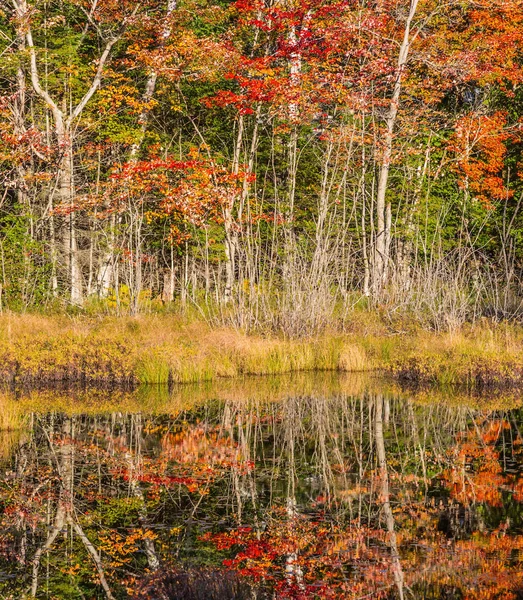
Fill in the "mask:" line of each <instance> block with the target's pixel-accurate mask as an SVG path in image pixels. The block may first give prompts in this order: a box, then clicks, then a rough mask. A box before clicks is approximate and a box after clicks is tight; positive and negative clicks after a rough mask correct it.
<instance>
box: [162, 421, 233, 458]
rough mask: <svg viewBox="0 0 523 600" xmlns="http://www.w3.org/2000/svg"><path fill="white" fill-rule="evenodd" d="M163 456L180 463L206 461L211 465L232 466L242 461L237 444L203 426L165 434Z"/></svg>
mask: <svg viewBox="0 0 523 600" xmlns="http://www.w3.org/2000/svg"><path fill="white" fill-rule="evenodd" d="M162 457H163V458H164V459H165V460H169V461H175V462H177V463H180V464H189V463H204V464H207V465H209V466H211V465H213V466H217V465H220V466H230V465H236V464H238V462H239V461H240V453H239V450H238V447H237V444H235V443H234V442H233V441H232V440H231V439H230V438H228V437H222V436H220V435H218V433H216V432H213V431H210V432H209V431H207V429H206V428H205V427H203V426H195V427H192V428H189V429H184V430H183V431H180V432H178V433H167V434H165V435H164V436H163V437H162Z"/></svg>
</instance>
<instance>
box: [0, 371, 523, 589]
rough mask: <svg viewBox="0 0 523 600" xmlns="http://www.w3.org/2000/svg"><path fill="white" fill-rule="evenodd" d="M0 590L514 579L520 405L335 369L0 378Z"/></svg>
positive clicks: (522, 572) (520, 523) (519, 536)
mask: <svg viewBox="0 0 523 600" xmlns="http://www.w3.org/2000/svg"><path fill="white" fill-rule="evenodd" d="M0 404H1V407H2V411H1V413H2V422H1V426H2V432H1V435H2V455H1V457H0V458H1V463H2V470H1V472H0V495H1V497H0V503H1V504H0V507H1V526H0V595H1V597H3V598H23V597H26V598H30V597H36V598H108V599H111V598H118V599H119V598H158V599H160V598H161V599H169V598H187V599H189V600H190V599H191V598H195V599H196V598H198V599H200V598H202V599H203V598H205V599H210V600H212V599H213V598H220V599H227V598H258V599H262V598H295V599H305V598H350V599H356V598H390V599H392V598H401V599H403V598H405V599H406V598H420V599H432V598H433V599H436V598H445V599H454V598H456V599H473V598H484V599H487V598H493V599H494V598H499V599H510V598H514V599H515V598H520V597H522V594H523V511H522V510H521V506H522V502H523V437H522V426H523V423H522V421H523V413H522V411H521V408H520V404H521V403H520V401H519V399H518V396H517V394H516V393H514V394H511V395H507V394H500V395H498V397H496V398H486V397H467V396H465V395H461V396H452V395H450V393H449V392H448V391H446V392H445V391H440V392H429V391H422V392H416V393H414V392H410V393H406V392H402V391H401V390H399V389H396V388H394V387H392V386H391V385H388V384H385V383H383V382H379V381H376V380H368V379H361V378H350V377H345V378H343V379H340V378H339V377H335V376H332V375H325V376H321V377H320V376H315V377H305V376H303V377H299V378H287V379H279V380H270V379H253V380H246V381H244V382H241V384H240V385H238V386H236V387H235V386H234V384H232V383H231V382H227V383H223V384H220V386H217V387H216V386H214V387H213V386H203V387H197V388H191V387H184V388H179V389H177V390H170V391H169V390H163V389H157V388H155V389H148V390H138V391H137V392H134V393H130V392H102V391H98V392H93V391H91V392H86V391H76V392H74V391H62V392H58V391H56V390H55V391H45V390H40V391H32V392H30V393H27V394H12V393H8V392H5V393H3V394H1V395H0Z"/></svg>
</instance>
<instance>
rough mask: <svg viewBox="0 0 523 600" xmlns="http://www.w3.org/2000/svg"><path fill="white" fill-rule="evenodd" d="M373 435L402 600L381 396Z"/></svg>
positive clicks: (390, 541) (377, 404) (402, 585)
mask: <svg viewBox="0 0 523 600" xmlns="http://www.w3.org/2000/svg"><path fill="white" fill-rule="evenodd" d="M375 434H376V451H377V454H378V462H379V468H380V479H381V497H382V500H383V512H384V514H385V521H386V523H387V531H388V533H389V545H390V550H391V557H392V570H393V573H394V581H395V583H396V587H397V588H398V593H399V597H400V599H401V600H403V598H404V595H403V587H404V583H403V569H402V568H401V561H400V556H399V552H398V543H397V538H396V532H395V530H394V515H393V514H392V508H391V505H390V490H389V475H388V470H387V456H386V454H385V440H384V437H383V396H380V395H378V396H377V397H376V416H375Z"/></svg>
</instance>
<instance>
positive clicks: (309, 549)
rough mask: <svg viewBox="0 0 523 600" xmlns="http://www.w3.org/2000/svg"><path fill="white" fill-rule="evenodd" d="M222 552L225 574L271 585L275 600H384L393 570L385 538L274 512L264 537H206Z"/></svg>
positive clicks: (320, 518)
mask: <svg viewBox="0 0 523 600" xmlns="http://www.w3.org/2000/svg"><path fill="white" fill-rule="evenodd" d="M203 539H204V540H206V541H209V542H211V543H212V544H213V545H214V546H215V547H216V549H218V550H220V551H232V558H226V559H224V561H223V564H224V566H225V567H226V568H227V569H234V570H236V571H237V572H238V573H240V574H241V575H242V576H247V577H251V578H252V579H254V580H255V581H258V582H260V581H263V582H265V583H270V584H271V586H273V587H274V590H275V592H276V598H281V599H283V598H293V599H296V600H300V599H305V598H347V599H349V598H360V597H362V596H363V595H365V594H369V593H372V597H373V598H385V597H386V596H387V594H388V591H389V590H388V588H389V585H390V581H391V577H392V575H391V564H390V558H389V553H388V547H387V545H386V539H385V533H384V532H382V531H379V530H371V529H369V528H367V527H365V526H361V525H360V526H357V525H356V524H352V525H349V526H348V527H343V526H341V525H340V524H338V523H336V522H334V521H329V520H327V519H326V518H325V516H324V515H317V516H314V517H308V516H305V515H301V514H294V515H293V516H292V517H289V514H288V511H286V510H285V509H282V508H275V509H273V510H272V512H271V515H270V519H269V525H268V527H267V529H266V530H265V531H264V532H256V531H255V530H254V529H252V528H250V527H240V528H238V529H235V530H233V531H229V532H226V533H218V534H206V535H205V536H203Z"/></svg>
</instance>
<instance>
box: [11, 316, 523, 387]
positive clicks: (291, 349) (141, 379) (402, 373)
mask: <svg viewBox="0 0 523 600" xmlns="http://www.w3.org/2000/svg"><path fill="white" fill-rule="evenodd" d="M313 370H320V371H328V370H338V371H344V372H362V371H373V370H385V371H388V372H390V373H391V374H393V375H394V377H396V378H397V379H400V380H405V381H409V382H413V383H416V384H425V383H439V384H465V385H467V386H468V387H481V386H491V385H506V384H514V383H515V384H519V383H523V328H520V327H515V326H509V325H504V324H502V325H493V324H491V323H487V322H484V323H482V324H481V325H476V326H474V327H470V328H468V329H463V330H461V331H459V332H457V333H456V332H453V333H430V332H423V331H410V332H397V331H391V330H389V329H388V328H387V327H386V326H385V325H383V324H381V323H379V322H378V321H377V320H375V321H370V320H369V319H367V320H357V319H356V320H355V321H354V323H353V324H352V326H350V327H349V328H348V330H347V331H345V332H343V333H333V334H330V335H323V336H321V337H317V338H314V339H301V340H286V339H282V338H277V337H270V338H268V337H255V336H246V335H244V334H242V333H240V332H237V331H233V330H227V329H211V328H209V327H208V326H207V325H206V324H205V323H202V322H197V321H192V322H190V321H185V320H183V319H181V318H180V317H174V316H147V317H145V316H144V317H138V318H131V317H104V318H93V317H89V318H88V317H75V318H72V317H67V316H53V317H44V316H36V315H18V314H3V315H0V379H1V380H3V381H5V382H9V383H13V382H14V383H30V384H31V383H42V382H80V383H85V384H94V383H96V384H111V385H126V384H137V383H152V384H159V383H168V382H171V383H175V382H179V383H189V382H197V381H211V380H215V379H218V378H223V377H237V376H243V375H278V374H283V373H292V372H302V371H313Z"/></svg>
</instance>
